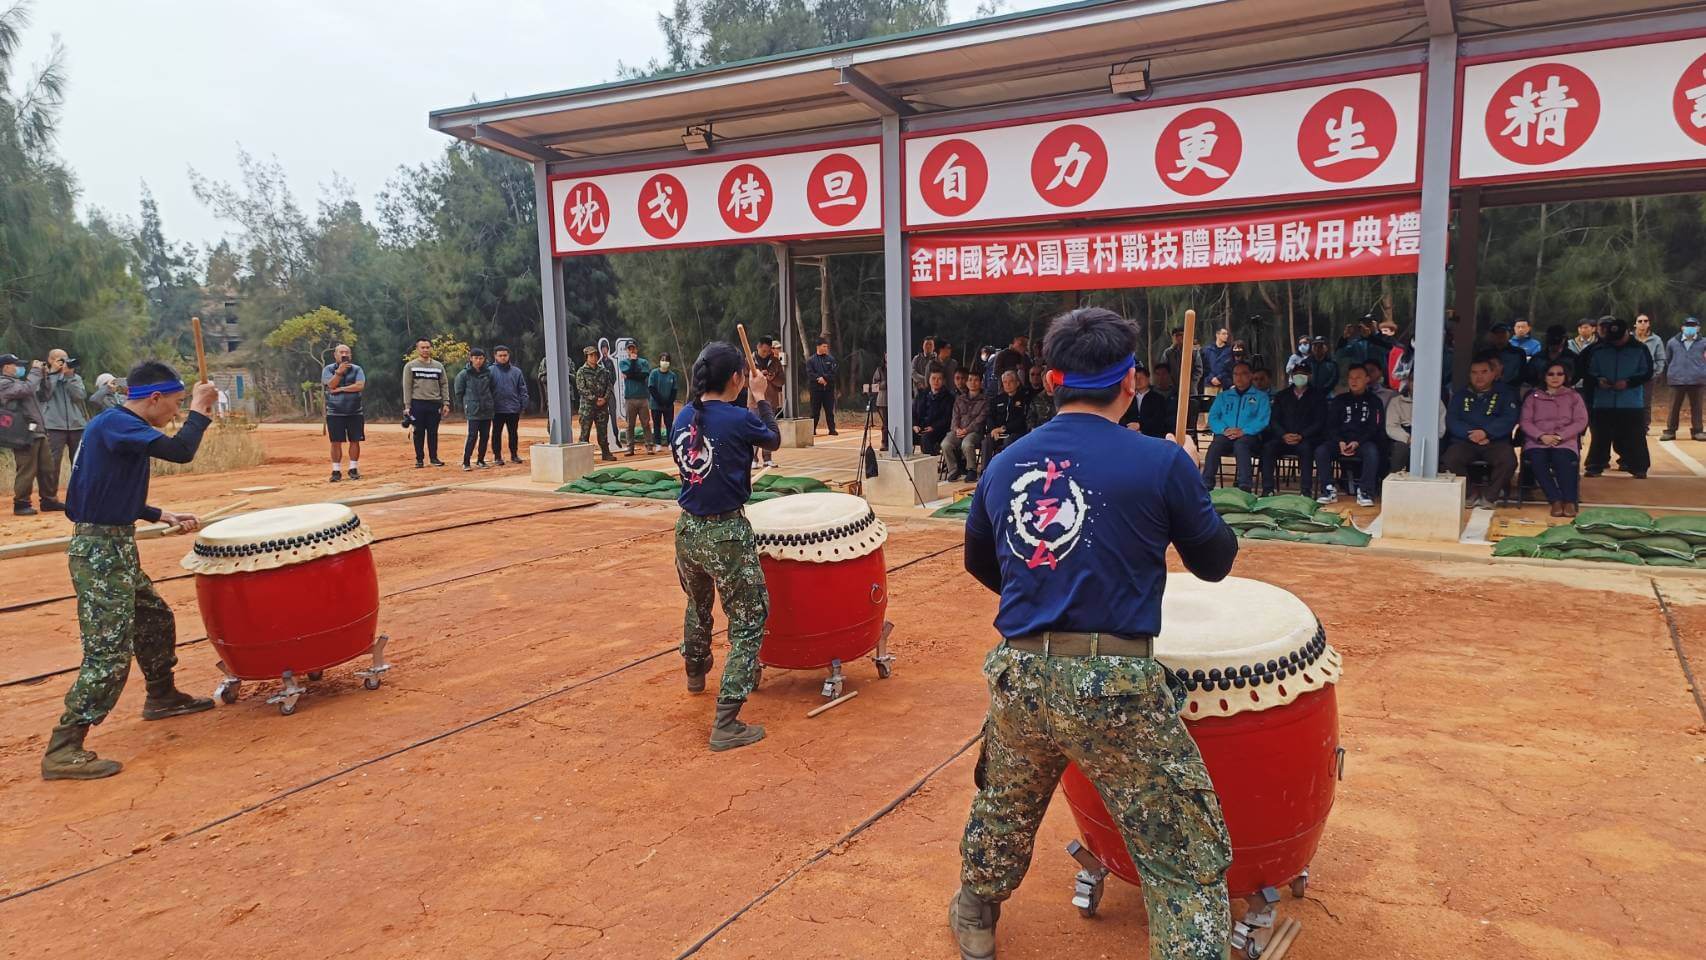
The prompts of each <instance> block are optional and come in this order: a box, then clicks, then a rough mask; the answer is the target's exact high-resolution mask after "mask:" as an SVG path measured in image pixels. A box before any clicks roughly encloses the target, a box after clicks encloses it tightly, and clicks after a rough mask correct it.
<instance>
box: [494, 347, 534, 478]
mask: <svg viewBox="0 0 1706 960" xmlns="http://www.w3.org/2000/svg"><path fill="white" fill-rule="evenodd" d="M492 360H493V361H494V362H493V364H492V366H491V368H490V369H491V374H492V400H493V403H492V410H493V416H492V461H493V462H494V463H496V464H497V465H498V466H500V467H501V466H503V465H504V428H505V427H508V428H509V459H510V462H511V463H520V462H521V435H520V432H519V431H520V428H521V414H522V411H524V410H526V409H527V374H525V373H522V372H521V367H519V366H516V365H515V364H512V363H510V353H509V348H508V347H505V346H499V347H498V348H497V349H496V350H493V351H492Z"/></svg>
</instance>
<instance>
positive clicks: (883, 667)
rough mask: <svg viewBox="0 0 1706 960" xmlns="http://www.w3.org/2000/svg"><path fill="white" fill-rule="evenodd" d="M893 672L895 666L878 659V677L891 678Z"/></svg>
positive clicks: (882, 678)
mask: <svg viewBox="0 0 1706 960" xmlns="http://www.w3.org/2000/svg"><path fill="white" fill-rule="evenodd" d="M892 673H894V668H893V667H891V666H889V665H888V664H886V663H884V662H882V661H881V660H878V661H877V679H879V680H887V679H888V678H889V675H890V674H892Z"/></svg>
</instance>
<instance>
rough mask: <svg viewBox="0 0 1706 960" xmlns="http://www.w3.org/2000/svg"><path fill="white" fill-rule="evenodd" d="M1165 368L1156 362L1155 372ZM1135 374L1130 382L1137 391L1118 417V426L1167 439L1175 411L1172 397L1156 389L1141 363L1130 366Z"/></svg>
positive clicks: (1156, 437) (1171, 428) (1159, 438)
mask: <svg viewBox="0 0 1706 960" xmlns="http://www.w3.org/2000/svg"><path fill="white" fill-rule="evenodd" d="M1164 369H1166V367H1165V366H1164V365H1160V364H1158V365H1157V366H1156V372H1157V373H1159V372H1160V371H1162V370H1164ZM1132 370H1133V371H1134V373H1135V375H1134V376H1133V377H1132V382H1133V383H1134V384H1135V385H1136V388H1137V393H1136V394H1134V395H1133V396H1132V398H1131V406H1129V407H1127V408H1126V411H1125V416H1123V417H1120V426H1122V427H1130V428H1131V429H1133V430H1136V431H1137V432H1138V433H1141V434H1143V435H1144V436H1146V437H1154V438H1155V439H1157V440H1165V439H1167V435H1168V434H1169V433H1172V432H1173V414H1174V413H1175V412H1176V411H1175V410H1174V407H1173V404H1172V398H1171V397H1168V396H1167V395H1165V394H1163V393H1162V392H1161V391H1160V390H1158V389H1156V387H1155V384H1154V382H1153V381H1151V380H1150V377H1149V370H1148V368H1146V367H1145V366H1144V365H1143V364H1142V363H1138V364H1137V365H1136V366H1134V367H1132Z"/></svg>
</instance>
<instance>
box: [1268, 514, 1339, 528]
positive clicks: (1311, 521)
mask: <svg viewBox="0 0 1706 960" xmlns="http://www.w3.org/2000/svg"><path fill="white" fill-rule="evenodd" d="M1280 526H1282V527H1284V528H1285V529H1287V530H1295V531H1297V532H1298V533H1332V532H1333V531H1334V530H1337V529H1339V528H1340V527H1342V526H1344V519H1343V518H1342V517H1341V516H1340V515H1339V514H1336V513H1334V512H1333V511H1331V510H1322V511H1321V512H1319V513H1317V514H1315V516H1313V517H1309V518H1307V519H1303V520H1296V519H1292V518H1289V517H1288V518H1286V519H1284V520H1281V521H1280Z"/></svg>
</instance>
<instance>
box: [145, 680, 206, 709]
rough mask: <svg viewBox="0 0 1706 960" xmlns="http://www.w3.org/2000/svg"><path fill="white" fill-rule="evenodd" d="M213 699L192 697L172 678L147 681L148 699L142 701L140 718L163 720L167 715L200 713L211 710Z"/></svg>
mask: <svg viewBox="0 0 1706 960" xmlns="http://www.w3.org/2000/svg"><path fill="white" fill-rule="evenodd" d="M212 709H213V700H212V699H211V698H208V697H192V696H190V695H189V694H187V693H184V692H183V691H181V690H179V689H178V687H177V684H175V683H173V682H172V678H171V677H170V676H167V677H166V678H165V679H163V680H150V681H148V699H147V700H144V701H143V702H142V719H144V720H164V719H166V718H167V717H181V716H183V715H184V714H186V713H200V712H202V711H203V710H212Z"/></svg>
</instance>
